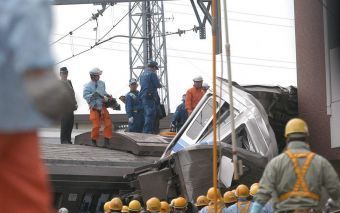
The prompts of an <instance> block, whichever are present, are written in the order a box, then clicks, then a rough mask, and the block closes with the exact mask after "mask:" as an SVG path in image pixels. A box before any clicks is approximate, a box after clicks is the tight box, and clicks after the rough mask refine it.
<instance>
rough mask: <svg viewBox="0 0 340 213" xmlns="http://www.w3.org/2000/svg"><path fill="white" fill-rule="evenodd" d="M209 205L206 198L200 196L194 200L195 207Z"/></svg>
mask: <svg viewBox="0 0 340 213" xmlns="http://www.w3.org/2000/svg"><path fill="white" fill-rule="evenodd" d="M208 204H209V200H208V198H207V197H206V196H204V195H201V196H198V197H197V199H196V204H195V205H196V206H207V205H208Z"/></svg>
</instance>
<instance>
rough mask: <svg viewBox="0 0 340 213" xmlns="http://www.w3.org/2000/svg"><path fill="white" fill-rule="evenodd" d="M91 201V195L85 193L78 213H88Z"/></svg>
mask: <svg viewBox="0 0 340 213" xmlns="http://www.w3.org/2000/svg"><path fill="white" fill-rule="evenodd" d="M92 201H93V194H92V193H85V195H84V198H83V201H82V202H81V206H80V210H79V213H90V212H91V205H92Z"/></svg>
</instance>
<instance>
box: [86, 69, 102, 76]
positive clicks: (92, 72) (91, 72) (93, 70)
mask: <svg viewBox="0 0 340 213" xmlns="http://www.w3.org/2000/svg"><path fill="white" fill-rule="evenodd" d="M89 73H90V75H101V74H102V73H103V71H102V70H100V69H99V68H97V67H95V68H93V69H92V70H90V72H89Z"/></svg>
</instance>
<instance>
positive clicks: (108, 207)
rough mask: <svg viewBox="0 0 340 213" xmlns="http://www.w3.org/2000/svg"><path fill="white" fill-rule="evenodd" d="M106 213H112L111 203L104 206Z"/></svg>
mask: <svg viewBox="0 0 340 213" xmlns="http://www.w3.org/2000/svg"><path fill="white" fill-rule="evenodd" d="M104 212H105V213H109V212H110V201H108V202H106V203H105V204H104Z"/></svg>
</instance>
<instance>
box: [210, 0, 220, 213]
mask: <svg viewBox="0 0 340 213" xmlns="http://www.w3.org/2000/svg"><path fill="white" fill-rule="evenodd" d="M216 1H217V0H212V6H211V14H212V23H211V31H212V79H213V85H212V87H213V104H212V114H213V154H212V155H213V187H214V194H215V196H214V211H215V213H217V200H218V199H219V198H217V196H218V193H217V140H216V137H217V134H216V133H217V129H216V44H217V42H216V31H217V19H216V6H217V4H216Z"/></svg>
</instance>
